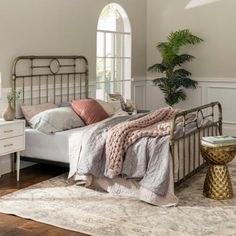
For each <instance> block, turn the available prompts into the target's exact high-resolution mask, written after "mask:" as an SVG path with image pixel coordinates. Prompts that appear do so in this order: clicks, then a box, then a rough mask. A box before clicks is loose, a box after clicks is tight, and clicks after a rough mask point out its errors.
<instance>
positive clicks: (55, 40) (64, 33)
mask: <svg viewBox="0 0 236 236" xmlns="http://www.w3.org/2000/svg"><path fill="white" fill-rule="evenodd" d="M111 2H116V3H119V4H120V5H121V6H122V7H123V8H124V9H125V10H126V12H127V14H128V16H129V18H130V22H131V26H132V33H133V34H132V46H133V48H132V58H133V60H132V77H133V78H134V79H142V80H143V79H145V77H146V1H140V0H128V1H127V0H113V1H111V0H37V1H36V0H35V1H33V0H0V35H1V37H0V71H1V72H2V87H3V88H4V89H3V93H4V94H3V98H2V99H0V113H2V110H3V109H4V107H5V106H6V100H5V97H6V94H7V92H8V91H9V89H10V87H11V65H12V62H13V60H14V58H15V57H17V56H20V55H83V56H85V57H86V58H87V59H88V62H89V70H90V71H89V72H90V80H91V81H94V80H95V75H96V28H97V20H98V18H99V15H100V13H101V11H102V9H103V8H104V7H105V5H106V4H108V3H111ZM1 160H2V161H3V159H2V158H1ZM1 160H0V161H1ZM4 163H5V164H4V168H2V170H1V172H7V171H9V169H10V160H9V158H7V159H5V160H4ZM1 165H2V164H1V163H0V166H1ZM2 166H3V165H2Z"/></svg>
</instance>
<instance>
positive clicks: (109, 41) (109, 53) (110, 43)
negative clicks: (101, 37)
mask: <svg viewBox="0 0 236 236" xmlns="http://www.w3.org/2000/svg"><path fill="white" fill-rule="evenodd" d="M114 46H115V42H114V34H111V33H106V57H114Z"/></svg>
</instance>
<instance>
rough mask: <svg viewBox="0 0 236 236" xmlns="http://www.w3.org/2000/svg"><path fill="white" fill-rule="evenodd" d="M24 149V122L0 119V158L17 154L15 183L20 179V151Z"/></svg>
mask: <svg viewBox="0 0 236 236" xmlns="http://www.w3.org/2000/svg"><path fill="white" fill-rule="evenodd" d="M24 149H25V121H24V120H13V121H4V120H3V119H0V157H1V156H4V155H7V154H11V153H17V160H16V171H17V181H19V179H20V151H23V150H24Z"/></svg>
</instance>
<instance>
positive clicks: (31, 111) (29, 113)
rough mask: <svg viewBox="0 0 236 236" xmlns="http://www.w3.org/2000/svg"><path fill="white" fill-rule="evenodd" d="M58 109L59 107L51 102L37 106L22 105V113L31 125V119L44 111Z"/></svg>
mask: <svg viewBox="0 0 236 236" xmlns="http://www.w3.org/2000/svg"><path fill="white" fill-rule="evenodd" d="M57 107H58V106H57V105H55V104H53V103H51V102H48V103H42V104H37V105H25V104H22V105H21V110H22V113H23V115H24V117H25V119H26V120H27V122H28V123H29V121H30V120H31V118H33V117H34V116H35V115H37V114H38V113H40V112H42V111H46V110H49V109H53V108H57Z"/></svg>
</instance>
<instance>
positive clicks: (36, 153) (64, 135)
mask: <svg viewBox="0 0 236 236" xmlns="http://www.w3.org/2000/svg"><path fill="white" fill-rule="evenodd" d="M80 129H81V128H77V129H71V130H67V131H62V132H58V133H55V134H51V135H48V134H44V133H41V132H38V131H37V130H34V129H32V128H29V127H27V128H26V134H25V138H26V142H25V144H26V146H25V150H24V151H23V152H21V156H25V157H32V158H37V159H42V160H49V161H56V162H61V163H69V154H70V140H71V139H72V138H73V137H74V136H75V135H76V134H77V137H78V134H79V132H80Z"/></svg>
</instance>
